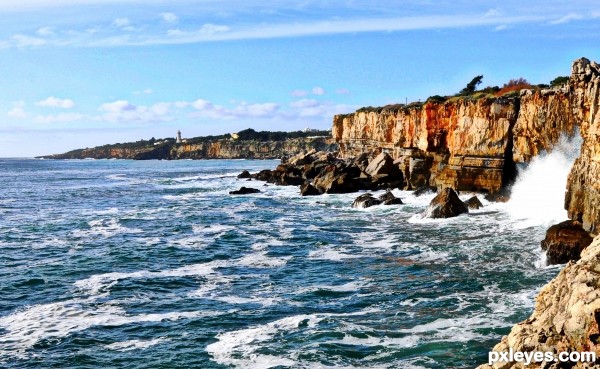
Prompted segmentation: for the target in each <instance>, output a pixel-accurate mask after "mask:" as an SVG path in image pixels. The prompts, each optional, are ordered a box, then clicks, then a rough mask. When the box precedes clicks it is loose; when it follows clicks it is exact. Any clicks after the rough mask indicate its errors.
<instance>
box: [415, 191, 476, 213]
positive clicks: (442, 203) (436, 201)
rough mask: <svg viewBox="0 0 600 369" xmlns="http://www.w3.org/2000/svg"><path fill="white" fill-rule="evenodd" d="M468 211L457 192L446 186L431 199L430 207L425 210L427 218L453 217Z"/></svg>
mask: <svg viewBox="0 0 600 369" xmlns="http://www.w3.org/2000/svg"><path fill="white" fill-rule="evenodd" d="M468 212H469V209H468V208H467V206H466V205H465V203H464V202H462V201H461V200H460V198H458V195H457V194H456V192H455V191H454V190H453V189H451V188H449V187H446V188H444V189H443V190H442V191H441V192H440V193H439V194H438V195H437V196H436V197H434V198H433V200H431V203H430V204H429V207H428V208H427V210H425V216H426V217H427V218H451V217H455V216H458V215H460V214H464V213H468Z"/></svg>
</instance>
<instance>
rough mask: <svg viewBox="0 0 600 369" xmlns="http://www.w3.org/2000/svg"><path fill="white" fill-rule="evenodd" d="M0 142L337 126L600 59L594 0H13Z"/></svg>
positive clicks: (2, 49)
mask: <svg viewBox="0 0 600 369" xmlns="http://www.w3.org/2000/svg"><path fill="white" fill-rule="evenodd" d="M0 24H2V27H0V157H31V156H36V155H46V154H53V153H61V152H65V151H68V150H72V149H77V148H85V147H93V146H97V145H103V144H109V143H117V142H129V141H137V140H140V139H146V140H147V139H150V138H152V137H155V138H157V139H158V138H164V137H175V135H176V132H177V130H181V132H182V136H183V137H184V138H186V137H196V136H202V135H211V134H223V133H231V132H237V131H240V130H242V129H246V128H254V129H256V130H271V131H290V130H299V129H303V128H306V127H310V128H318V129H330V128H331V122H332V117H333V115H334V114H340V113H349V112H352V111H354V110H356V109H357V108H360V107H362V106H381V105H386V104H390V103H404V102H405V101H409V102H410V101H418V100H425V99H427V97H428V96H431V95H451V94H454V93H456V92H458V91H460V90H461V89H462V88H463V87H465V86H466V84H467V83H468V82H469V81H470V80H471V79H472V78H473V77H474V76H476V75H483V76H484V78H483V83H482V85H481V86H480V87H484V86H494V85H500V86H502V84H504V83H506V82H507V81H508V80H510V79H513V78H520V77H523V78H526V79H527V80H528V81H529V82H531V83H533V84H538V83H549V81H550V80H552V79H554V78H555V77H557V76H564V75H569V74H570V68H571V63H572V61H573V60H575V59H577V58H580V57H587V58H588V59H591V60H596V61H600V42H599V41H600V3H599V2H597V1H582V0H572V1H554V0H546V1H534V0H532V1H517V0H504V1H501V2H499V1H486V0H484V1H477V2H475V1H466V0H453V1H446V0H439V1H433V0H429V1H428V0H422V1H418V0H414V1H381V0H372V1H359V0H347V1H342V0H321V1H311V0H305V1H292V0H273V1H268V2H267V1H255V0H221V1H218V0H170V1H166V0H19V1H8V0H0Z"/></svg>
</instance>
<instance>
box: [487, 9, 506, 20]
mask: <svg viewBox="0 0 600 369" xmlns="http://www.w3.org/2000/svg"><path fill="white" fill-rule="evenodd" d="M503 13H504V12H503V11H502V9H500V8H492V9H490V10H488V11H487V12H486V13H485V14H484V15H483V16H484V17H486V18H490V17H499V16H501V15H502V14H503Z"/></svg>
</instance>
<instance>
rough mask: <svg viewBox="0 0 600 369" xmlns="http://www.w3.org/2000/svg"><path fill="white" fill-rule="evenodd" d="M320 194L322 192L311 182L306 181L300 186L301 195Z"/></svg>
mask: <svg viewBox="0 0 600 369" xmlns="http://www.w3.org/2000/svg"><path fill="white" fill-rule="evenodd" d="M320 194H321V193H320V192H319V190H317V189H316V188H315V186H313V185H311V184H310V183H305V184H303V185H302V186H300V195H302V196H317V195H320Z"/></svg>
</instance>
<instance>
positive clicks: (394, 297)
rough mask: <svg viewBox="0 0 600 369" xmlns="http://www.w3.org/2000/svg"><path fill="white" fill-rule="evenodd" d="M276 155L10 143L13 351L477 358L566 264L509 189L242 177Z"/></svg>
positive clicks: (81, 364) (77, 357)
mask: <svg viewBox="0 0 600 369" xmlns="http://www.w3.org/2000/svg"><path fill="white" fill-rule="evenodd" d="M276 165H277V162H276V161H243V160H235V161H221V160H214V161H143V162H141V161H117V160H83V161H48V160H31V159H0V261H1V264H0V296H1V300H0V366H2V367H6V368H67V367H68V368H123V367H127V368H472V367H474V366H476V364H478V363H482V362H485V361H487V352H488V350H489V349H490V348H491V347H493V346H494V344H495V343H497V341H498V340H499V339H500V337H501V336H502V335H504V334H507V333H508V331H509V330H510V327H511V326H512V325H513V324H514V323H516V322H518V321H520V320H523V319H525V318H526V317H528V316H529V314H530V313H531V312H532V310H533V298H534V296H535V294H536V293H537V291H538V290H539V288H540V287H541V286H542V285H543V284H545V283H546V282H547V281H548V280H550V279H551V278H552V277H553V276H554V275H555V274H556V273H557V270H558V269H557V268H556V267H554V268H546V267H542V265H543V259H542V255H541V253H540V250H539V241H540V240H541V239H542V237H543V234H544V232H545V229H546V228H547V224H545V223H544V224H542V223H539V222H538V223H536V222H535V221H532V220H531V219H518V216H515V214H514V210H513V211H512V212H509V211H508V210H507V207H508V205H507V204H490V203H487V202H485V201H484V204H485V205H486V206H485V207H484V208H482V209H480V210H477V211H475V212H472V213H471V214H469V215H465V216H460V217H458V218H454V219H450V220H435V221H434V220H425V219H421V217H420V215H419V214H420V213H421V212H422V211H423V210H424V209H425V208H426V206H427V204H428V202H429V201H430V200H431V198H432V197H433V195H426V196H423V197H419V198H416V197H413V196H412V194H411V193H409V192H402V191H398V190H395V191H394V193H395V194H396V195H397V196H399V197H401V198H402V199H403V201H404V202H405V205H401V206H397V207H383V206H377V207H373V208H369V209H352V208H351V203H352V200H353V198H354V197H355V196H356V195H355V194H354V195H353V194H349V195H324V196H320V197H311V198H302V197H300V196H299V194H298V192H299V191H298V189H297V188H295V187H277V186H273V185H269V186H264V185H263V183H262V182H255V181H251V182H246V181H244V180H237V179H236V177H235V176H236V175H237V174H238V173H239V172H241V171H242V170H244V169H247V170H250V171H251V172H256V171H258V170H260V169H266V168H270V169H272V168H274V167H275V166H276ZM242 185H244V186H248V187H255V188H259V189H260V190H261V191H262V192H261V193H259V194H255V195H247V196H230V195H228V192H229V191H230V190H233V189H237V188H239V187H240V186H242ZM467 196H468V194H464V195H462V197H463V198H466V197H467ZM559 200H560V199H559ZM559 203H560V201H559ZM558 220H562V219H558Z"/></svg>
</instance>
